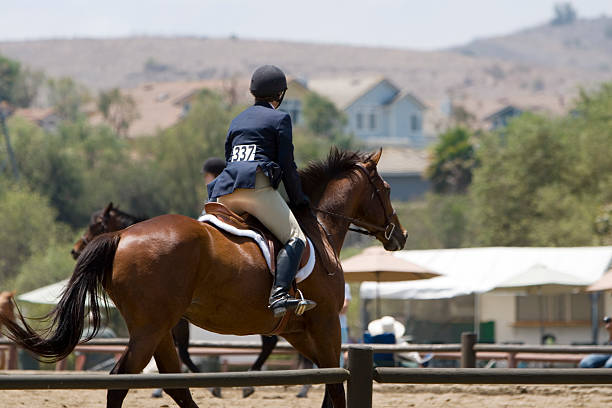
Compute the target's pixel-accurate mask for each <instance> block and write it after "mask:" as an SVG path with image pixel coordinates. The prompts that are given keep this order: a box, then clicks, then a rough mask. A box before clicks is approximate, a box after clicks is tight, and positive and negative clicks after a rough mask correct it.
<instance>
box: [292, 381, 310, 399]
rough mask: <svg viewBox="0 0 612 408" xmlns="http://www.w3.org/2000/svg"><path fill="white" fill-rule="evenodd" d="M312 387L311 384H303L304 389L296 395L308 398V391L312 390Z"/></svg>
mask: <svg viewBox="0 0 612 408" xmlns="http://www.w3.org/2000/svg"><path fill="white" fill-rule="evenodd" d="M310 387H311V386H310V384H304V385H303V386H302V389H301V390H300V392H299V393H298V395H296V397H298V398H308V391H309V390H310Z"/></svg>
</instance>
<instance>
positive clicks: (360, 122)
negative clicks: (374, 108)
mask: <svg viewBox="0 0 612 408" xmlns="http://www.w3.org/2000/svg"><path fill="white" fill-rule="evenodd" d="M355 120H356V121H357V129H363V114H362V113H361V112H360V113H358V114H357V115H356V116H355Z"/></svg>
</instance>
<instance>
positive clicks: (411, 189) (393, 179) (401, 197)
mask: <svg viewBox="0 0 612 408" xmlns="http://www.w3.org/2000/svg"><path fill="white" fill-rule="evenodd" d="M381 176H382V178H383V179H384V180H385V181H386V182H387V183H389V185H390V186H391V200H393V201H410V200H416V199H419V198H422V197H423V196H424V195H425V193H426V192H427V191H429V190H430V189H431V183H430V182H429V181H428V180H426V179H424V178H422V177H421V176H420V175H419V174H402V175H388V174H381Z"/></svg>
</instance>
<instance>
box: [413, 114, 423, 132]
mask: <svg viewBox="0 0 612 408" xmlns="http://www.w3.org/2000/svg"><path fill="white" fill-rule="evenodd" d="M410 129H411V130H412V131H413V132H416V131H418V130H421V121H420V120H419V117H418V116H417V115H412V116H410Z"/></svg>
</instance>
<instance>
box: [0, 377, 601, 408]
mask: <svg viewBox="0 0 612 408" xmlns="http://www.w3.org/2000/svg"><path fill="white" fill-rule="evenodd" d="M12 373H16V372H12ZM5 374H6V372H0V376H1V375H5ZM323 387H324V386H322V385H315V386H313V388H312V389H311V390H310V393H309V394H308V398H305V399H304V398H296V397H295V395H296V394H297V393H298V391H299V389H300V387H298V386H290V387H281V386H277V387H259V388H257V391H256V392H255V394H253V395H251V396H250V397H249V398H247V399H243V398H242V392H241V390H240V389H239V388H224V389H223V397H224V398H223V399H218V398H214V397H213V396H212V395H211V394H210V393H209V392H208V390H203V389H192V395H193V397H194V399H195V401H196V403H197V404H198V405H199V406H200V407H202V408H204V407H210V408H230V407H232V408H235V407H237V408H241V407H243V408H255V407H257V408H259V407H265V408H286V407H292V408H307V407H308V408H310V407H316V408H318V407H320V406H321V401H322V399H323ZM151 391H152V390H132V391H130V392H129V394H128V396H127V397H126V400H125V402H124V405H123V406H124V407H131V408H165V407H176V406H177V405H176V404H175V403H174V401H172V400H171V399H170V398H169V397H168V396H166V395H164V396H163V397H162V398H157V399H156V398H151V397H150V395H151ZM105 402H106V391H105V390H26V391H5V390H0V408H15V407H28V408H30V407H32V408H73V407H74V408H93V407H96V408H99V407H104V406H105ZM373 406H374V407H377V408H386V407H388V408H400V407H402V408H403V407H427V408H429V407H434V408H436V407H445V408H450V407H457V408H459V407H461V408H469V407H474V408H510V407H511V408H523V407H555V408H573V407H589V408H603V407H606V408H608V407H612V385H611V386H578V385H567V386H556V385H555V386H519V385H486V386H485V385H472V386H466V385H392V384H375V385H374V396H373Z"/></svg>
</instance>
